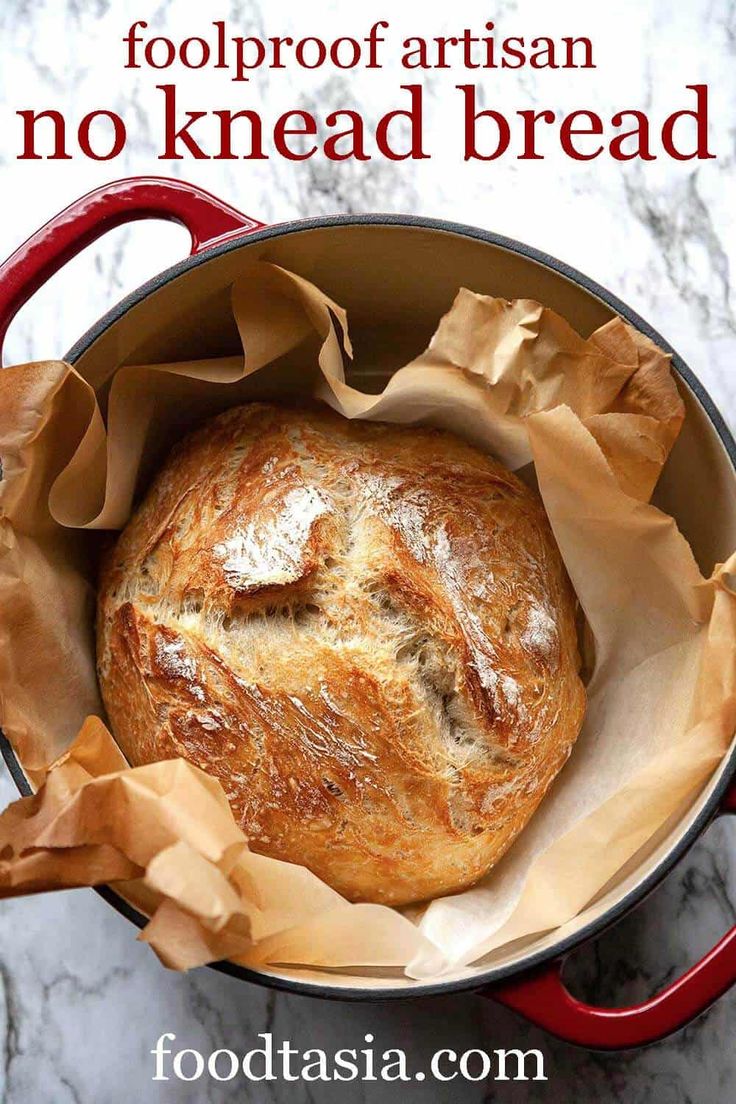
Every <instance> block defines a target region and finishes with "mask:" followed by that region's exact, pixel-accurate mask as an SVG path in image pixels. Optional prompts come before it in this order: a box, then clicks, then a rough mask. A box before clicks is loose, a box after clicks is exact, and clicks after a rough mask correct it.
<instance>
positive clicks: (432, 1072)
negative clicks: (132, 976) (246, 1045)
mask: <svg viewBox="0 0 736 1104" xmlns="http://www.w3.org/2000/svg"><path fill="white" fill-rule="evenodd" d="M257 1038H258V1040H259V1045H258V1046H255V1047H252V1048H251V1049H249V1050H247V1051H241V1052H240V1053H236V1051H234V1050H231V1049H229V1048H226V1047H222V1048H220V1049H218V1050H214V1051H212V1052H211V1053H209V1054H204V1053H202V1052H201V1051H199V1050H196V1049H193V1048H192V1047H183V1048H179V1047H177V1045H176V1044H177V1036H176V1035H175V1034H173V1033H172V1032H165V1033H164V1034H163V1035H160V1036H159V1038H158V1041H157V1042H156V1045H155V1047H154V1048H153V1050H152V1051H151V1054H152V1055H153V1064H154V1070H153V1074H152V1080H153V1081H170V1080H178V1081H199V1080H200V1079H210V1080H212V1081H234V1080H236V1079H239V1078H242V1079H243V1080H244V1081H249V1082H260V1081H305V1082H314V1081H318V1082H319V1081H321V1082H329V1081H337V1082H341V1081H385V1082H398V1083H401V1082H410V1081H425V1080H427V1079H432V1080H434V1081H438V1082H450V1081H456V1082H463V1081H546V1080H547V1077H546V1074H545V1071H544V1055H543V1054H542V1052H541V1051H540V1050H536V1049H533V1048H532V1049H529V1050H520V1049H516V1048H511V1049H500V1050H488V1051H486V1050H480V1049H470V1050H465V1051H459V1052H458V1051H455V1050H453V1049H452V1048H450V1047H443V1048H440V1049H439V1050H436V1051H435V1052H434V1054H432V1056H431V1058H430V1060H429V1063H428V1067H427V1069H414V1068H412V1067H411V1064H410V1062H409V1061H408V1060H407V1056H406V1052H405V1051H404V1050H402V1049H401V1048H400V1047H390V1048H388V1049H386V1050H382V1049H381V1048H380V1047H379V1046H377V1045H376V1044H375V1038H374V1036H373V1035H370V1034H368V1035H365V1036H364V1037H363V1045H362V1046H361V1047H358V1048H352V1047H345V1048H343V1049H341V1050H336V1051H334V1052H329V1051H325V1050H322V1049H320V1048H317V1047H314V1048H311V1049H308V1050H299V1049H298V1048H297V1047H293V1046H292V1045H291V1043H290V1042H289V1041H288V1040H284V1041H283V1042H277V1041H276V1040H274V1038H273V1035H272V1034H271V1033H270V1032H261V1033H260V1034H259V1035H258V1036H257Z"/></svg>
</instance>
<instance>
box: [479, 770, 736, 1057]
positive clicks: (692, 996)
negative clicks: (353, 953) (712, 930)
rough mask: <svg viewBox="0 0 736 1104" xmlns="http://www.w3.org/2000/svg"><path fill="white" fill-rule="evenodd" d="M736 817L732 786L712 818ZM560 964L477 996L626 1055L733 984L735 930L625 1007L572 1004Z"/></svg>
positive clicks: (555, 1031) (563, 1034) (570, 1038)
mask: <svg viewBox="0 0 736 1104" xmlns="http://www.w3.org/2000/svg"><path fill="white" fill-rule="evenodd" d="M728 813H731V814H736V783H732V784H731V787H730V789H729V790H728V792H727V793H726V796H725V798H724V800H723V802H722V804H721V807H720V809H719V811H718V814H717V815H719V816H720V815H722V814H728ZM563 962H564V959H556V960H555V961H554V962H552V963H548V964H547V965H545V966H543V967H541V968H540V969H538V970H535V971H532V972H530V973H528V974H525V975H523V976H522V977H520V978H518V979H514V980H512V981H507V982H502V983H501V984H500V985H498V986H492V987H490V988H488V989H485V990H483V991H482V995H483V996H487V997H491V998H492V999H493V1000H496V1001H499V1003H501V1004H504V1005H506V1006H507V1007H508V1008H512V1009H514V1011H516V1012H519V1013H520V1014H521V1015H522V1016H524V1018H525V1019H527V1020H530V1021H531V1022H532V1023H534V1024H537V1025H538V1026H539V1027H543V1028H544V1029H545V1031H549V1032H550V1033H551V1034H552V1035H556V1036H557V1037H558V1038H560V1039H564V1040H565V1041H566V1042H569V1043H576V1044H577V1045H578V1046H584V1047H589V1048H591V1049H592V1050H626V1049H627V1048H629V1047H640V1046H646V1045H647V1044H648V1043H654V1042H657V1041H658V1040H659V1039H664V1038H665V1037H666V1036H668V1035H671V1034H672V1033H673V1032H675V1031H678V1030H679V1029H680V1028H682V1027H685V1025H686V1024H688V1023H690V1021H691V1020H694V1019H695V1017H696V1016H699V1015H700V1014H701V1012H704V1011H705V1010H706V1008H708V1007H710V1005H711V1004H712V1003H713V1002H714V1001H715V1000H717V999H718V998H719V997H720V996H722V995H723V994H724V993H725V992H726V991H727V990H728V989H730V988H731V986H732V985H733V984H734V983H736V925H734V926H733V927H732V928H731V930H730V931H729V932H727V933H726V935H724V936H723V938H722V939H721V940H720V942H719V943H717V944H716V945H715V947H713V949H712V950H710V951H709V952H708V954H706V955H705V956H704V957H703V958H701V960H700V961H699V962H697V963H696V964H695V965H694V966H693V967H691V969H689V970H688V971H687V973H685V974H683V976H682V977H681V978H678V980H677V981H674V982H672V984H671V985H668V986H667V988H666V989H663V990H662V992H661V993H658V994H657V995H656V996H654V997H651V998H650V1000H647V1001H644V1002H643V1003H642V1004H635V1005H631V1006H629V1007H627V1008H596V1007H595V1006H594V1005H590V1004H585V1003H584V1002H583V1001H579V1000H577V999H576V998H575V997H573V996H572V994H571V993H570V992H569V991H568V990H567V988H566V987H565V984H564V982H563V980H562V966H563Z"/></svg>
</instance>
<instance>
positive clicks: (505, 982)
mask: <svg viewBox="0 0 736 1104" xmlns="http://www.w3.org/2000/svg"><path fill="white" fill-rule="evenodd" d="M150 218H161V219H169V220H173V221H175V222H178V223H181V224H183V225H184V226H185V227H186V228H187V230H188V231H189V233H190V234H191V240H192V248H191V255H190V256H189V257H188V258H187V259H186V260H184V261H183V262H181V263H180V264H178V265H175V266H174V267H173V268H170V269H168V270H167V271H165V272H163V273H161V274H160V275H159V276H157V277H155V278H154V279H153V280H151V281H149V282H148V283H147V284H145V285H144V286H143V287H141V288H140V289H139V290H138V291H135V292H134V293H133V294H132V295H130V296H128V297H127V298H126V299H124V300H123V301H122V302H121V303H120V304H118V306H116V307H115V308H114V309H113V310H112V311H110V313H108V314H107V315H106V316H105V317H104V318H103V319H101V320H100V321H99V322H98V323H97V324H96V325H95V326H93V327H92V329H91V330H89V332H88V333H87V334H85V335H84V337H82V338H80V340H79V341H78V342H77V344H76V345H75V346H74V348H73V349H71V350H70V352H69V353H67V354H66V357H65V359H66V360H68V361H70V362H72V363H73V364H75V366H76V368H77V369H78V370H79V371H80V372H81V373H82V374H83V375H84V376H85V377H86V378H87V379H88V380H89V381H90V382H91V383H93V385H94V386H98V385H100V386H101V385H103V384H104V379H105V373H106V372H107V373H109V366H110V364H115V365H117V364H120V363H126V362H128V363H151V362H155V361H158V362H169V361H174V360H177V359H191V358H194V357H197V356H204V355H217V354H220V353H222V354H227V353H233V352H238V351H239V346H238V340H237V333H236V331H235V330H234V326H233V322H232V317H231V313H230V311H229V308H228V289H229V287H230V285H231V284H232V281H233V279H234V278H235V276H236V275H237V272H238V268H239V266H240V265H242V262H243V259H244V254H245V253H247V254H248V259H249V260H251V259H253V258H254V257H256V256H258V257H264V258H266V259H268V260H271V261H274V262H277V263H279V264H282V265H284V266H285V267H287V268H290V269H292V270H295V271H297V272H299V273H300V274H301V275H303V276H305V277H307V278H308V279H311V280H313V281H314V282H315V283H316V284H318V286H320V287H321V288H322V289H323V290H324V291H326V292H327V293H328V294H330V295H332V296H334V298H336V299H337V300H338V301H339V302H340V303H341V304H342V305H343V306H345V307H346V308H347V310H348V314H349V317H350V322H351V332H352V333H353V335H354V337H357V342H356V345H357V347H358V348H360V349H362V350H363V351H364V353H363V358H362V363H363V365H368V367H365V366H363V367H361V361H359V362H358V364H357V365H356V367H355V368H354V370H353V371H352V373H351V375H350V380H351V382H353V383H355V384H356V385H357V386H360V387H362V388H363V389H364V390H369V391H378V390H380V389H382V387H383V386H384V384H385V382H386V379H387V378H388V377H389V376H390V374H391V371H392V370H393V369H394V368H395V367H397V366H398V365H400V364H402V363H404V362H405V361H406V360H408V359H410V358H411V357H412V356H413V355H415V354H416V352H417V351H418V350H420V349H422V348H424V346H425V345H426V343H427V341H428V339H429V337H430V336H431V333H432V331H433V329H434V326H435V325H436V322H437V320H438V319H439V317H440V316H441V314H442V313H443V312H444V311H445V310H446V309H447V307H448V305H449V304H450V303H451V301H452V298H453V297H454V294H455V292H456V290H457V288H458V287H459V286H460V285H465V286H467V287H470V288H472V289H473V290H475V291H478V292H483V293H486V294H492V295H503V296H506V297H507V298H513V297H517V296H519V297H528V298H533V299H537V300H539V301H541V302H543V303H545V304H546V305H548V306H550V307H553V308H554V309H555V310H557V311H558V313H560V314H562V315H563V316H564V317H566V318H567V319H568V321H569V322H570V323H571V324H572V325H573V326H574V328H575V329H577V330H578V332H580V333H582V334H583V335H586V334H588V333H590V332H592V330H594V329H595V328H597V327H598V326H599V325H602V324H603V323H604V322H606V321H608V319H610V318H611V317H612V316H613V315H614V314H619V315H621V316H622V317H623V318H625V319H626V320H627V321H629V322H630V323H632V324H633V325H634V326H636V327H638V328H639V329H640V330H642V331H643V332H644V333H645V334H648V335H649V337H651V338H652V339H653V340H654V341H656V343H657V344H658V345H660V346H662V347H664V348H665V349H668V350H669V351H670V352H673V350H671V349H669V346H668V345H667V343H666V342H665V341H664V339H663V338H662V337H661V336H660V335H659V334H658V333H656V332H655V331H654V330H653V329H652V328H651V326H649V325H647V323H646V322H644V321H643V320H642V319H641V318H639V317H638V316H637V315H636V314H635V313H634V312H633V311H632V310H630V309H629V308H628V307H627V306H626V305H625V304H624V303H622V302H620V301H619V300H618V299H616V298H615V297H614V296H613V295H611V294H610V293H609V292H607V291H605V290H604V289H603V288H601V287H599V286H598V285H597V284H595V283H593V281H591V280H589V279H588V278H587V277H585V276H583V275H581V273H579V272H576V271H574V270H573V269H571V268H569V267H568V266H567V265H565V264H562V263H560V262H559V261H557V260H555V259H554V258H552V257H549V256H546V255H544V254H542V253H540V252H538V251H537V250H535V249H532V248H530V247H529V246H526V245H522V244H521V243H519V242H516V241H511V240H509V239H507V238H503V237H499V236H498V235H497V234H492V233H488V232H486V231H484V230H479V229H476V228H473V227H468V226H460V225H457V224H454V223H449V222H444V221H438V220H432V219H423V218H416V217H409V216H403V215H366V216H355V215H344V216H342V215H341V216H335V217H331V218H322V219H310V220H303V221H298V222H289V223H283V224H280V225H278V226H273V227H267V226H264V225H263V224H262V223H259V222H257V221H256V220H255V219H252V218H248V217H247V216H246V215H243V214H241V213H240V212H239V211H237V210H235V209H234V208H232V207H230V206H229V205H228V204H226V203H223V202H222V201H221V200H218V199H216V198H215V197H214V196H212V195H210V194H209V193H207V192H205V191H203V190H202V189H200V188H197V187H193V186H191V185H188V184H184V183H181V182H178V181H174V180H165V179H157V178H137V179H131V180H123V181H119V182H117V183H114V184H111V185H109V186H107V187H103V188H100V189H98V190H96V191H94V192H91V193H90V194H89V195H87V196H85V197H84V198H82V199H80V200H79V201H77V202H76V203H73V204H72V205H71V206H70V207H68V208H67V209H66V210H65V211H63V212H61V214H59V215H57V216H56V217H55V218H53V219H52V220H51V221H50V222H48V223H47V224H46V225H45V226H44V227H42V228H41V229H40V230H39V231H38V232H37V233H36V234H34V235H33V236H32V237H31V238H29V240H28V241H27V242H26V243H25V244H24V245H22V246H21V247H20V248H19V249H18V250H16V252H15V253H14V254H13V255H12V256H11V257H9V258H8V260H6V261H5V263H4V264H3V265H2V267H0V347H1V344H2V340H3V339H4V337H5V334H6V332H7V329H8V326H9V324H10V322H11V321H12V319H13V317H14V316H15V314H16V313H17V311H18V310H19V309H20V307H21V306H23V304H24V303H25V302H26V301H27V300H28V298H29V297H30V296H31V295H32V294H33V292H35V291H36V290H37V289H38V288H39V287H40V286H41V285H42V284H43V283H44V281H45V280H47V279H48V278H49V277H50V276H51V275H52V274H53V273H55V272H57V271H58V270H59V269H60V268H61V267H62V266H63V265H64V264H65V262H66V261H68V260H69V259H70V258H71V257H73V256H75V255H76V254H77V253H79V252H80V250H81V249H83V248H84V247H85V246H86V245H89V244H90V243H91V242H93V241H95V240H96V239H97V238H99V237H100V236H101V235H102V234H104V233H105V232H106V231H107V230H110V229H112V228H113V227H116V226H119V225H121V224H122V223H127V222H134V221H137V220H140V219H150ZM672 363H673V367H674V369H675V372H676V374H677V379H678V385H679V387H680V390H681V393H682V396H683V399H684V400H685V403H686V407H687V418H686V423H685V428H684V429H683V433H682V435H681V437H680V440H679V441H678V443H677V445H676V446H675V449H674V451H673V453H672V456H671V457H670V460H669V462H668V464H667V467H666V469H665V472H664V474H663V477H662V480H661V481H660V487H659V488H658V492H657V494H658V499H657V501H658V503H659V504H660V505H662V506H663V508H664V509H666V510H667V511H668V512H669V513H671V514H672V515H673V516H675V517H676V518H677V520H678V524H679V525H680V528H681V529H682V531H683V532H684V533H685V535H686V536H687V538H688V540H689V541H690V543H691V545H692V547H693V549H694V551H695V554H696V556H697V558H698V559H699V561H700V563H701V567H702V568H703V570H705V571H710V568H711V567H712V565H713V563H715V562H717V561H719V560H723V559H725V557H726V556H727V555H728V554H730V552H731V551H732V550H733V548H734V547H736V471H735V469H736V445H735V444H734V440H733V438H732V436H731V434H730V432H729V430H728V428H727V427H726V425H725V423H724V421H723V419H722V418H721V416H720V415H719V413H718V411H717V410H716V408H715V406H714V405H713V402H712V401H711V399H710V397H709V396H708V394H707V393H706V392H705V390H704V388H703V387H702V385H701V384H700V383H699V381H698V380H697V379H696V378H695V376H694V375H693V373H692V372H691V371H690V369H689V368H688V367H687V366H686V365H685V364H684V363H683V362H682V360H681V359H680V358H679V357H678V356H677V354H676V353H674V352H673V361H672ZM701 480H704V481H705V480H707V481H708V483H707V485H708V486H709V488H710V493H709V495H707V496H706V495H698V494H697V493H696V492H695V490H694V489H695V488H697V487H698V485H699V484H700V481H701ZM2 750H3V755H4V758H5V761H6V763H7V765H8V767H9V769H10V771H11V773H12V775H13V778H14V780H15V782H16V784H17V786H18V789H19V790H20V791H21V793H25V794H27V793H30V792H31V791H30V786H29V784H28V781H27V779H26V776H25V774H24V773H23V769H22V767H21V765H20V764H19V763H18V761H17V759H16V758H15V756H14V755H13V752H12V750H11V748H10V747H9V745H8V744H7V741H5V740H4V738H3V746H2ZM735 766H736V749H734V748H733V747H732V748H731V751H730V752H729V753H728V755H727V756H726V757H725V759H724V762H723V764H722V766H721V767H720V769H719V770H718V772H717V773H716V776H715V777H714V778H713V779H712V780H711V781H710V783H709V784H708V786H707V787H706V788H705V789H704V791H703V792H702V793H701V794H700V795H699V796H698V797H697V798H696V799H695V801H694V802H693V804H692V805H691V806H690V808H689V809H687V810H686V811H685V812H684V813H683V814H682V816H681V818H680V819H679V821H678V823H677V824H676V825H675V826H674V827H673V826H670V827H669V829H668V832H667V834H666V835H664V836H662V837H661V838H659V839H657V840H655V841H653V842H652V844H651V845H650V846H649V847H648V848H647V849H645V850H644V851H643V852H642V853H640V854H639V855H637V856H636V858H635V861H633V862H632V864H630V866H631V868H630V869H628V870H627V871H626V872H625V873H624V875H622V877H621V878H620V879H619V881H618V883H617V884H616V885H615V886H613V887H612V888H610V889H609V890H608V891H607V892H606V893H605V894H604V895H603V896H602V897H601V899H600V900H598V901H597V902H596V903H595V904H594V905H593V906H591V908H589V909H586V910H585V912H584V913H583V914H582V915H581V916H580V917H578V918H577V920H576V921H574V922H573V923H571V924H568V925H566V926H565V927H564V928H563V929H561V930H559V931H557V932H554V933H552V934H547V935H543V936H541V937H539V938H536V939H534V940H532V941H531V942H527V943H525V944H524V946H523V947H521V948H518V947H517V948H512V949H510V950H509V951H508V953H507V954H506V957H500V958H499V957H496V958H495V959H494V961H493V963H492V964H490V965H488V964H486V965H483V964H481V965H477V966H474V967H473V968H470V969H468V968H466V969H464V970H463V971H461V972H460V973H458V975H450V976H448V977H447V978H445V977H443V978H442V979H441V980H438V981H435V982H433V983H432V984H424V983H421V982H415V981H411V980H410V979H406V978H401V979H397V978H392V979H391V980H390V981H389V980H387V981H386V982H385V983H384V982H383V981H381V982H380V984H378V985H375V984H372V985H371V986H370V987H366V986H365V985H364V984H363V983H362V979H360V978H357V977H356V978H347V979H346V978H343V977H341V978H339V979H338V978H336V977H335V976H334V975H332V974H327V973H325V974H324V976H319V975H317V976H315V973H314V972H313V973H311V974H309V975H308V976H301V977H300V976H299V975H298V974H296V973H295V972H291V973H285V972H278V971H268V972H266V971H263V972H260V971H259V972H255V971H253V970H247V969H244V968H241V967H239V966H236V965H234V964H232V963H227V962H225V963H219V964H217V965H216V966H215V967H214V968H215V969H218V970H222V971H223V972H225V973H228V974H231V975H233V976H235V977H239V978H243V979H245V980H248V981H253V982H257V983H259V984H262V985H267V986H271V987H273V988H277V989H283V990H288V991H291V992H297V993H303V994H308V995H312V996H319V997H323V998H343V999H350V1000H386V999H392V998H402V997H403V998H406V997H412V998H413V997H418V996H422V995H437V994H445V993H448V992H453V991H461V990H476V991H477V992H479V993H480V994H482V995H483V996H487V997H491V998H492V999H493V1000H496V1001H499V1002H500V1003H501V1004H504V1005H506V1006H508V1007H509V1008H512V1009H515V1010H516V1011H517V1012H518V1013H520V1014H521V1015H522V1016H525V1017H526V1018H527V1019H528V1020H530V1021H532V1022H533V1023H535V1024H538V1025H539V1026H541V1027H543V1028H545V1029H546V1030H547V1031H549V1032H551V1033H552V1034H554V1035H557V1036H558V1037H560V1038H562V1039H565V1040H567V1041H569V1042H572V1043H577V1044H579V1045H581V1046H585V1047H590V1048H594V1049H608V1050H614V1049H623V1048H627V1047H635V1046H641V1045H643V1044H646V1043H651V1042H653V1041H655V1040H657V1039H661V1038H663V1037H664V1036H666V1035H668V1034H670V1033H671V1032H674V1031H676V1030H677V1029H678V1028H681V1027H682V1026H684V1025H685V1024H686V1023H688V1022H689V1021H690V1020H692V1019H693V1018H694V1017H696V1016H697V1015H699V1014H700V1013H701V1012H703V1011H704V1010H705V1009H706V1008H707V1007H708V1006H709V1005H710V1004H711V1003H712V1002H713V1001H714V1000H716V999H717V998H718V997H719V996H720V995H721V994H723V993H724V992H725V991H726V990H727V989H728V988H729V987H730V986H731V985H732V984H733V983H734V981H736V926H734V927H733V928H732V929H731V931H729V932H728V933H727V934H726V935H725V936H724V937H723V938H722V939H721V941H720V942H719V943H718V944H717V945H716V946H715V947H714V948H713V949H712V950H711V951H710V952H709V953H708V954H707V955H705V957H704V958H702V959H701V961H700V962H698V963H697V964H696V965H695V966H693V967H692V969H690V970H688V972H687V973H686V974H684V975H683V976H682V977H681V978H680V979H679V980H677V981H675V982H673V983H672V984H671V985H669V986H668V987H667V988H666V989H664V990H663V991H662V992H661V993H659V994H658V995H656V996H654V997H652V998H651V999H650V1000H647V1001H645V1002H644V1003H643V1004H638V1005H634V1006H631V1007H627V1008H596V1007H593V1006H591V1005H588V1004H585V1003H583V1002H581V1001H579V1000H576V999H575V998H574V997H573V996H572V995H571V994H570V993H569V992H568V990H567V989H566V988H565V985H564V983H563V981H562V976H561V970H562V963H563V961H564V959H565V957H566V956H567V955H568V954H569V953H570V952H571V951H572V950H573V949H574V948H576V947H578V946H580V945H581V944H582V943H583V942H585V941H586V940H590V939H591V938H593V937H594V936H597V935H598V934H600V932H602V931H603V930H604V928H606V927H608V926H609V925H611V924H613V923H614V922H615V921H617V920H618V919H620V917H621V916H623V915H624V913H626V912H628V911H629V910H631V909H632V908H634V907H635V906H636V905H637V904H638V903H639V902H640V901H641V900H642V899H643V898H644V897H645V896H646V895H647V894H648V893H649V892H650V891H651V890H652V889H653V888H654V887H655V886H656V885H657V884H658V883H659V882H660V880H661V879H662V878H663V877H664V876H665V875H666V874H667V873H668V871H669V870H671V868H672V867H673V866H674V864H675V863H676V862H677V861H678V860H679V859H681V858H682V856H683V855H684V853H685V852H686V851H687V849H688V848H689V847H690V846H691V845H692V844H693V842H694V841H695V840H696V839H697V838H698V837H699V836H700V835H701V833H702V832H703V831H704V830H705V829H706V827H707V826H708V824H709V823H710V822H711V821H712V820H713V818H714V817H717V816H720V815H722V814H724V813H731V812H736V786H731V788H729V787H730V783H731V780H732V777H733V775H734V768H735ZM99 892H100V893H101V894H102V896H103V897H104V898H105V899H106V900H107V901H108V902H109V903H110V904H112V905H113V906H114V907H115V908H116V909H118V911H120V912H121V913H123V914H124V915H125V916H126V917H128V918H129V919H130V920H131V921H132V922H133V923H135V924H137V925H138V926H139V927H140V926H143V925H144V924H145V923H146V919H145V917H143V916H142V915H141V914H140V913H138V912H137V911H136V910H134V909H133V908H132V907H131V906H130V905H129V904H128V903H127V902H125V901H124V900H123V899H122V898H121V897H120V896H118V894H117V893H115V892H114V890H111V889H109V888H103V889H101V890H100V891H99Z"/></svg>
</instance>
